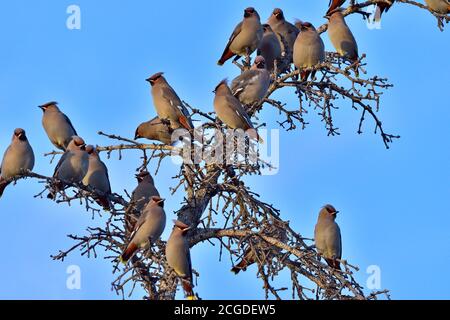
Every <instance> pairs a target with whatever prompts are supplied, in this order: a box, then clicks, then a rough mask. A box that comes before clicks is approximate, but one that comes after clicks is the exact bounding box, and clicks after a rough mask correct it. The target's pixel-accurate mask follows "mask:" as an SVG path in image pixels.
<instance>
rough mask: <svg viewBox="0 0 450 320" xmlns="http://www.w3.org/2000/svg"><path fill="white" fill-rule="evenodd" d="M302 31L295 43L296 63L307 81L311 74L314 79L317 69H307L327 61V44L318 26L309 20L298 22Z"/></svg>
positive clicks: (303, 78) (303, 79)
mask: <svg viewBox="0 0 450 320" xmlns="http://www.w3.org/2000/svg"><path fill="white" fill-rule="evenodd" d="M296 25H297V27H298V28H299V29H300V33H299V35H298V37H297V40H295V44H294V65H295V67H297V68H298V69H300V70H301V71H300V75H301V79H302V81H306V80H307V79H308V77H309V75H310V74H311V77H312V78H313V79H314V75H315V71H314V72H312V73H311V72H310V71H305V70H304V69H306V68H311V67H314V66H316V65H317V64H319V63H321V62H323V61H325V45H324V44H323V41H322V38H321V37H320V34H319V33H318V32H317V30H316V28H314V26H313V25H312V24H311V23H309V22H301V21H298V22H297V23H296Z"/></svg>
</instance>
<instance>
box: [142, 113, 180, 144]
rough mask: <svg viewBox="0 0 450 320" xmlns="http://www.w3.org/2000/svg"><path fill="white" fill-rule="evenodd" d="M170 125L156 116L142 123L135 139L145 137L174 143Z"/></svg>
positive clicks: (165, 142)
mask: <svg viewBox="0 0 450 320" xmlns="http://www.w3.org/2000/svg"><path fill="white" fill-rule="evenodd" d="M171 131H172V130H171V129H170V127H169V125H167V124H165V123H164V122H163V121H161V119H160V118H158V117H155V118H153V119H152V120H150V121H147V122H143V123H141V124H140V125H139V126H138V127H137V129H136V132H135V135H134V139H135V140H137V139H141V138H145V139H148V140H156V141H160V142H162V143H164V144H167V145H170V144H172V133H171Z"/></svg>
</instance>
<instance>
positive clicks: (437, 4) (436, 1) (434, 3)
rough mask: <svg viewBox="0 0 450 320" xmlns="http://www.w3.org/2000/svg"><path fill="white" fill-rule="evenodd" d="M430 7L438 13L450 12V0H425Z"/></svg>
mask: <svg viewBox="0 0 450 320" xmlns="http://www.w3.org/2000/svg"><path fill="white" fill-rule="evenodd" d="M425 2H426V3H427V5H428V7H430V9H431V10H433V11H434V12H436V13H440V14H447V13H450V1H448V0H425Z"/></svg>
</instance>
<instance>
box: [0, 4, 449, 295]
mask: <svg viewBox="0 0 450 320" xmlns="http://www.w3.org/2000/svg"><path fill="white" fill-rule="evenodd" d="M70 4H74V2H72V1H63V0H62V1H57V2H56V1H50V0H42V1H34V2H30V1H23V0H19V1H14V2H3V3H2V4H1V5H0V39H1V41H2V50H0V66H1V70H2V72H0V112H1V117H0V119H1V126H0V149H1V151H0V152H3V150H4V149H5V148H6V147H7V146H8V144H9V142H10V138H11V134H12V131H13V130H14V128H16V127H23V128H24V129H26V131H27V133H28V136H29V140H30V142H31V143H32V145H33V148H34V151H35V153H36V156H37V159H36V166H35V171H36V172H39V173H42V174H47V175H51V174H52V172H53V167H54V164H52V165H51V164H49V161H48V159H46V158H43V157H42V154H43V153H45V152H47V151H50V150H52V149H53V147H52V145H51V144H50V142H49V141H48V139H47V137H46V135H45V133H44V131H43V129H42V126H41V110H39V109H38V108H37V107H36V106H38V105H39V104H42V103H44V102H47V101H50V100H56V101H59V102H60V106H61V108H62V109H63V111H64V112H65V113H66V114H67V115H69V117H70V118H71V119H72V122H73V124H74V125H75V127H76V128H77V130H78V132H79V134H80V135H81V136H83V137H84V138H85V140H87V141H88V142H89V143H91V144H99V145H104V144H107V143H109V141H107V140H106V139H104V138H102V137H99V136H97V135H96V132H97V131H98V130H103V131H105V132H113V133H116V134H120V135H123V136H128V137H132V136H133V134H134V130H135V128H136V126H137V124H139V123H140V122H142V121H144V120H147V119H148V118H149V117H151V116H153V115H154V114H155V112H154V109H153V106H152V103H151V98H150V94H149V88H148V84H147V83H146V82H145V81H144V79H146V78H147V77H148V76H149V75H151V74H153V73H155V72H157V71H164V72H166V76H167V78H168V80H169V81H170V82H171V83H172V85H173V86H174V87H175V88H176V90H177V91H178V93H179V95H180V96H181V97H182V98H183V99H184V100H186V101H188V102H189V103H190V104H191V105H194V106H197V107H199V108H201V109H202V110H205V111H211V110H212V99H213V95H212V93H211V91H212V90H213V88H214V87H215V85H216V84H217V83H218V81H220V80H221V79H222V78H224V77H230V78H232V77H234V76H235V75H237V73H238V70H237V69H236V68H235V67H234V66H233V65H231V64H227V65H226V66H224V67H218V66H216V61H217V59H218V57H219V56H220V54H221V53H222V50H223V47H224V45H225V43H226V40H227V39H228V36H229V34H230V32H231V31H232V29H233V28H234V26H235V24H236V23H237V22H238V21H240V19H241V16H242V10H243V9H244V8H245V7H246V6H249V5H253V6H255V7H256V8H257V10H258V11H259V13H260V14H261V16H262V19H263V20H264V21H265V20H266V19H267V18H268V16H269V15H270V13H271V11H272V9H273V8H274V7H278V6H279V7H282V8H283V9H284V10H285V13H286V16H287V18H288V19H291V20H293V19H294V18H299V19H301V20H306V21H308V20H309V21H311V22H312V23H314V24H321V23H322V22H324V19H323V18H322V16H323V13H324V11H325V10H326V6H327V4H328V1H325V0H322V1H264V2H261V1H246V2H244V1H236V0H234V1H220V2H219V1H214V2H211V1H184V2H183V1H171V0H168V1H133V2H131V3H127V4H125V3H124V2H123V1H118V0H108V1H86V0H78V1H76V2H75V4H77V5H79V6H80V7H81V13H82V17H81V18H82V26H81V27H82V28H81V30H74V31H71V30H68V29H67V28H66V18H67V16H68V15H67V14H66V8H67V6H68V5H70ZM348 23H349V24H350V26H351V28H352V30H353V32H354V34H355V37H356V38H357V40H358V43H359V48H360V51H361V52H364V53H367V56H368V57H367V61H368V63H369V66H368V70H369V72H371V73H375V72H376V73H377V74H379V75H382V76H387V77H389V78H390V80H391V82H393V83H394V84H395V87H394V88H392V89H391V90H389V91H388V92H387V93H386V94H385V95H384V97H383V101H382V109H381V112H380V114H379V115H380V117H381V119H382V121H383V123H384V126H385V129H386V130H387V131H389V132H392V133H396V134H400V135H401V136H402V138H401V139H400V140H399V141H396V142H395V143H394V145H393V146H392V148H391V150H386V149H385V148H384V146H383V144H382V142H381V139H380V138H379V136H376V135H374V134H373V133H372V128H373V124H372V123H370V122H367V123H366V125H365V128H366V130H365V133H364V134H363V135H357V134H356V131H357V126H358V120H359V113H357V112H355V111H353V110H352V109H351V106H350V105H348V104H345V103H343V104H341V107H342V109H341V110H340V111H338V112H337V113H336V119H335V123H336V124H337V125H338V127H339V128H340V129H341V130H340V132H341V136H338V137H328V136H327V135H326V131H325V130H324V128H323V126H322V123H321V122H320V121H319V120H320V119H319V118H318V116H316V115H315V113H314V112H310V113H309V115H308V121H309V122H310V123H311V124H310V126H309V127H308V128H307V129H306V130H304V131H296V132H288V133H286V132H282V133H281V155H280V171H279V173H278V174H277V175H275V176H265V177H255V178H252V179H251V180H249V183H250V184H251V185H253V187H254V190H255V191H257V192H258V193H260V194H261V195H262V196H263V197H264V199H265V200H266V201H267V202H270V203H274V204H275V205H276V206H278V207H279V208H280V209H281V210H282V215H283V217H284V218H285V219H288V220H290V221H291V225H292V226H293V227H294V228H295V229H297V230H299V231H300V232H301V233H302V234H303V235H304V236H307V237H312V235H313V228H314V224H315V222H316V217H317V212H318V210H319V209H320V207H321V206H322V205H324V204H325V203H332V204H334V205H335V206H336V207H337V208H338V209H339V210H340V211H341V212H342V214H341V215H340V216H339V218H338V223H339V224H340V226H341V230H342V237H343V251H344V252H343V256H344V258H346V259H348V260H349V261H351V263H353V264H356V265H359V266H360V267H361V272H360V273H359V274H358V279H359V280H360V281H361V282H362V283H363V284H364V283H365V280H366V278H367V275H366V274H365V270H366V268H367V266H369V265H378V266H380V268H381V271H382V284H381V285H382V287H383V288H388V289H390V290H391V291H392V297H393V298H397V299H407V298H450V286H449V284H450V283H449V281H448V275H447V270H448V265H449V264H450V250H449V245H450V232H449V231H450V230H449V227H450V215H449V213H448V209H447V208H448V204H447V203H446V201H447V199H448V198H449V192H450V187H449V178H450V175H449V167H448V165H449V160H450V149H449V148H448V141H449V138H450V136H449V135H450V133H449V131H448V121H449V117H450V105H449V104H450V103H449V100H448V90H449V88H448V77H447V76H448V74H449V72H450V65H449V60H448V52H450V41H449V37H450V30H446V31H445V32H443V33H442V32H439V30H438V29H437V28H436V21H435V19H434V18H433V17H432V16H430V15H429V14H428V13H427V12H424V11H423V12H422V11H421V10H419V9H416V8H410V7H408V6H406V5H403V4H397V5H395V6H394V8H392V10H391V12H389V13H388V14H387V15H386V16H385V17H384V20H383V25H382V29H381V30H369V29H367V27H366V25H365V22H363V21H362V20H361V19H360V18H359V17H352V18H350V19H349V20H348ZM323 39H324V41H325V43H326V46H327V50H331V49H332V47H331V46H330V43H329V41H328V38H327V36H326V35H323ZM280 98H282V99H283V100H284V101H286V102H288V103H290V104H291V105H292V106H293V107H295V106H296V103H295V96H294V94H293V93H292V92H291V91H289V90H286V91H284V92H283V93H282V94H280ZM262 116H263V118H264V121H266V122H268V125H269V128H275V127H276V122H275V121H276V120H279V117H278V115H277V113H276V112H274V111H273V110H270V107H269V106H268V107H266V110H265V111H264V112H263V114H262ZM106 163H107V165H108V167H109V170H110V178H111V183H112V187H113V189H114V190H116V191H119V192H120V191H121V190H123V189H124V188H126V189H127V190H132V189H133V188H134V186H135V180H134V179H133V178H132V176H133V170H134V168H135V167H136V166H137V165H138V163H139V159H138V153H134V152H132V151H131V152H129V153H127V154H126V156H125V158H124V160H122V161H118V160H117V157H116V155H115V156H113V157H112V159H111V160H106ZM175 172H177V168H176V167H175V166H174V165H172V164H171V163H170V162H167V164H165V165H164V166H163V169H162V171H161V173H160V175H158V177H157V179H156V183H157V186H158V188H159V189H160V191H161V193H162V194H163V195H164V196H166V197H169V192H168V188H169V187H170V186H173V185H174V181H172V180H171V179H170V177H172V176H173V175H174V173H175ZM41 189H42V186H41V185H40V184H38V183H36V181H31V180H28V181H20V182H19V183H18V185H17V186H15V187H11V188H9V189H7V191H6V192H5V194H4V196H3V198H2V199H1V200H0V214H1V216H2V219H1V226H2V232H1V235H0V251H1V252H3V259H2V263H1V264H0V298H13V299H15V298H31V299H38V298H44V299H47V298H53V299H55V298H56V299H93V298H99V299H116V298H118V297H117V296H116V295H115V294H114V293H113V292H111V291H110V288H111V286H110V283H111V281H112V280H113V279H114V276H113V275H112V274H111V270H112V269H111V265H110V264H109V263H107V262H104V261H102V260H94V259H87V258H86V257H80V256H79V254H78V253H75V254H73V255H71V256H70V257H69V258H68V259H67V260H66V261H65V262H63V263H61V262H54V261H52V260H51V259H50V258H49V256H50V254H53V253H57V252H58V250H59V249H63V248H68V247H70V246H71V245H72V244H73V243H72V242H71V241H69V240H68V239H66V235H67V234H77V233H78V234H83V232H84V231H83V230H84V229H85V228H86V227H87V226H90V225H92V224H94V225H95V223H96V222H93V221H92V220H91V216H90V214H88V213H86V212H85V211H84V209H83V207H80V206H78V205H77V204H76V203H74V204H73V205H72V206H71V207H66V206H62V205H56V204H55V203H53V202H50V201H47V199H45V200H41V199H34V198H33V195H35V194H37V193H38V192H39V191H41ZM181 199H182V194H181V193H180V194H177V195H176V196H174V197H173V198H170V199H169V200H168V201H167V203H168V204H167V212H168V213H169V217H173V211H174V210H176V209H178V208H179V203H180V201H181ZM168 229H170V228H168ZM167 236H168V230H166V232H165V234H164V235H163V238H164V239H167ZM216 248H217V247H216ZM192 261H193V266H194V268H195V269H197V270H198V271H199V272H200V274H201V276H200V278H199V279H198V286H197V291H198V292H199V294H200V296H201V297H203V298H236V299H239V298H263V292H262V290H261V282H260V281H259V280H257V279H255V277H254V274H255V269H253V268H252V269H250V270H249V271H248V272H247V273H244V274H241V275H239V276H238V277H236V276H234V275H233V274H231V273H230V272H229V268H230V263H229V259H228V257H225V258H224V259H223V261H222V262H220V261H219V260H218V252H217V250H216V249H214V248H211V247H210V245H208V244H204V245H202V246H199V247H196V248H195V249H194V250H192ZM72 264H75V265H79V266H80V267H81V271H82V289H81V290H68V289H67V288H66V278H67V275H66V268H67V267H68V266H69V265H72ZM282 281H283V282H285V281H287V277H284V278H283V279H282ZM142 295H143V293H142V292H137V293H136V294H135V295H134V296H133V298H136V299H139V298H141V297H142Z"/></svg>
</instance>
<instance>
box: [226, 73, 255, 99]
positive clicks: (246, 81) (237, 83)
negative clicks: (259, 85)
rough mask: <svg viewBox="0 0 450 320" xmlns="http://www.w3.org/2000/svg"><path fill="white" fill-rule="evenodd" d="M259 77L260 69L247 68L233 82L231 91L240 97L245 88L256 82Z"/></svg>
mask: <svg viewBox="0 0 450 320" xmlns="http://www.w3.org/2000/svg"><path fill="white" fill-rule="evenodd" d="M258 78H259V71H258V70H247V71H246V72H244V73H242V74H241V75H240V76H238V77H237V78H236V79H234V80H233V81H232V82H231V91H232V92H233V95H234V96H235V97H239V95H240V94H241V93H242V91H243V90H245V88H246V87H247V86H248V85H250V84H252V83H254V82H256V81H257V80H258Z"/></svg>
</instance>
